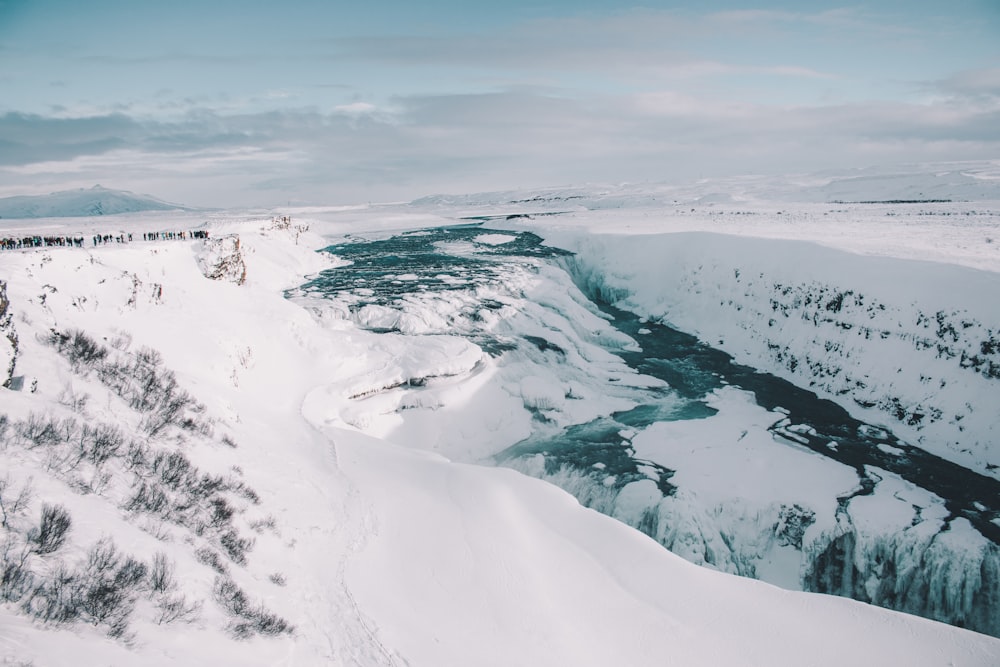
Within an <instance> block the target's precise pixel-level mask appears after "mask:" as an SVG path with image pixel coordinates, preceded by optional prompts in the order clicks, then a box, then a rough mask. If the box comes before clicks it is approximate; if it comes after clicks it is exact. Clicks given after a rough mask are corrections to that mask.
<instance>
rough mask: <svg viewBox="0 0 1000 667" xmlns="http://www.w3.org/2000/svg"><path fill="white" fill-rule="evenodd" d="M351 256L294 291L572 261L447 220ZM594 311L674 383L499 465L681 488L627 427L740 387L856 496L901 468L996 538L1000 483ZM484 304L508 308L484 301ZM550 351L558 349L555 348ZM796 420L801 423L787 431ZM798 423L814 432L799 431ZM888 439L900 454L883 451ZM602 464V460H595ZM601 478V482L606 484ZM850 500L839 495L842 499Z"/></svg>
mask: <svg viewBox="0 0 1000 667" xmlns="http://www.w3.org/2000/svg"><path fill="white" fill-rule="evenodd" d="M484 234H503V235H507V236H511V237H516V238H515V239H514V240H513V241H511V242H508V243H502V244H489V243H478V242H477V240H476V239H477V238H481V237H482V236H483V235H484ZM326 251H328V252H331V253H333V254H335V255H337V256H338V257H340V258H342V259H345V260H349V261H350V262H351V265H350V266H344V267H340V268H335V269H329V270H326V271H324V272H323V273H322V274H321V275H319V276H317V277H316V278H315V279H313V280H312V281H310V282H308V283H307V284H305V285H303V286H302V287H301V288H300V289H299V290H297V294H299V295H302V294H310V295H314V296H320V297H332V296H340V297H345V296H349V297H350V298H349V299H348V302H349V303H350V304H351V306H350V307H351V308H352V309H356V308H361V307H363V306H364V305H366V304H378V305H381V306H387V307H390V308H391V307H393V306H398V305H399V304H400V303H401V302H402V300H404V299H406V297H407V295H412V294H414V293H419V292H435V291H446V290H474V289H475V288H476V287H477V286H480V285H485V284H490V283H497V282H502V281H503V280H504V275H505V272H506V271H507V270H508V268H509V266H510V265H512V264H516V263H525V262H538V261H548V262H553V263H556V264H562V265H564V266H568V265H569V264H570V263H571V261H572V259H571V257H570V254H569V253H567V252H566V251H563V250H560V249H558V248H553V247H549V246H545V245H543V244H542V242H541V239H540V238H539V237H538V236H536V235H534V234H531V233H529V232H519V233H515V232H507V231H502V230H490V229H486V228H484V227H482V226H480V225H476V224H473V225H461V226H456V227H443V228H434V229H428V230H421V231H416V232H410V233H405V234H399V235H396V236H392V237H389V238H382V239H375V240H369V239H363V238H357V239H348V240H347V241H346V242H344V243H340V244H337V245H335V246H331V247H329V248H327V249H326ZM597 306H598V307H599V308H600V309H601V310H602V311H603V312H605V313H606V314H607V315H609V316H610V317H611V318H612V323H613V325H614V326H615V327H616V328H617V329H619V330H620V331H622V332H623V333H625V334H628V335H629V336H631V337H632V338H634V339H635V340H636V341H637V342H638V343H639V345H640V346H641V348H642V351H641V352H630V351H621V350H616V351H615V353H616V354H618V355H619V356H621V357H622V358H623V359H624V360H625V361H626V362H627V363H628V364H629V365H630V366H631V367H633V368H634V369H636V370H638V371H639V372H641V373H644V374H647V375H651V376H653V377H656V378H659V379H661V380H664V381H666V382H667V383H668V385H669V389H668V390H662V391H655V390H651V391H650V392H649V397H650V398H649V400H648V401H647V402H644V403H643V404H642V405H639V406H638V407H636V408H634V409H632V410H629V411H626V412H619V413H614V414H611V415H608V416H606V417H602V418H600V419H597V420H594V421H592V422H590V423H586V424H579V425H575V426H571V427H569V428H566V429H564V430H563V431H562V432H559V433H557V434H555V435H553V434H551V433H550V432H546V433H545V435H541V434H539V435H537V436H533V437H529V438H528V439H527V440H525V441H522V442H519V443H516V444H513V445H512V446H511V447H510V448H509V449H508V450H506V451H504V452H502V453H500V454H498V455H497V456H496V457H495V458H496V462H497V463H500V464H509V463H511V462H512V461H515V460H517V459H520V458H523V457H529V456H537V455H538V454H542V455H543V456H544V457H545V466H546V470H548V471H555V470H558V469H560V468H565V467H569V468H571V469H576V470H578V471H580V472H581V473H582V474H586V475H588V476H592V477H595V478H601V477H603V478H609V477H611V476H614V482H613V485H614V486H616V487H619V488H620V487H622V486H624V485H625V484H628V483H629V482H631V481H634V480H638V479H647V478H648V475H647V474H646V473H645V472H642V471H641V470H640V468H641V467H647V468H648V467H653V468H655V469H656V470H657V472H658V473H659V487H660V490H661V491H662V492H663V493H664V494H665V495H669V494H671V493H673V491H674V487H673V486H672V485H671V484H670V477H671V475H672V471H670V470H667V469H664V468H662V467H661V466H657V465H654V464H651V463H650V462H648V461H640V460H637V459H635V458H634V456H633V454H632V450H631V449H630V448H628V447H623V446H622V444H621V443H622V438H621V435H620V433H621V431H622V430H623V429H627V428H631V429H635V430H641V429H643V428H645V427H646V426H648V425H650V424H652V423H654V422H657V421H668V420H681V419H700V418H704V417H707V416H710V415H712V414H714V413H715V411H714V409H713V408H711V407H709V405H707V403H706V402H705V399H706V397H707V395H708V394H709V393H711V392H712V391H714V390H716V389H718V388H720V387H722V386H725V385H732V386H735V387H738V388H741V389H744V390H747V391H750V392H753V395H754V396H755V397H756V401H757V403H758V404H759V405H760V406H762V407H764V408H766V409H768V410H775V409H780V410H781V411H783V412H785V413H786V414H787V416H788V419H787V420H782V421H780V422H778V423H777V424H775V425H774V426H772V427H771V431H772V432H773V433H774V434H775V437H778V438H784V439H786V440H790V441H793V442H795V443H797V444H798V445H802V446H805V447H808V448H809V449H811V450H813V451H814V452H816V453H818V454H821V455H823V456H826V457H829V458H831V459H834V460H836V461H838V462H840V463H843V464H845V465H848V466H850V467H852V468H854V469H855V470H856V471H857V474H858V477H859V482H860V484H859V488H860V490H859V491H856V492H854V493H853V494H852V496H853V495H858V494H864V493H870V492H871V490H872V489H873V488H874V486H875V484H876V480H874V479H871V478H870V477H869V476H868V474H867V473H866V471H865V466H875V467H878V468H882V469H884V470H888V471H890V472H893V473H896V474H898V475H899V476H901V477H903V478H904V479H906V480H908V481H910V482H912V483H913V484H915V485H917V486H919V487H922V488H924V489H927V490H929V491H931V492H933V493H935V494H937V495H938V496H940V497H941V498H943V499H944V501H945V503H946V506H947V508H948V510H949V511H950V512H951V514H952V516H953V517H957V516H961V517H965V518H966V519H968V520H969V521H970V522H971V523H972V525H974V526H975V527H976V528H977V529H978V530H979V531H980V532H981V533H982V534H983V535H985V536H986V537H987V538H988V539H989V540H990V541H992V542H993V543H1000V526H998V525H997V524H996V523H994V522H993V520H995V519H998V518H1000V481H997V480H995V479H993V478H990V477H986V476H983V475H980V474H977V473H975V472H972V471H970V470H968V469H966V468H963V467H961V466H958V465H956V464H954V463H950V462H948V461H946V460H944V459H941V458H939V457H936V456H933V455H931V454H928V453H927V452H925V451H923V450H921V449H918V448H916V447H911V446H909V445H907V444H906V443H904V442H901V441H900V440H899V439H898V438H896V437H895V436H894V435H893V434H892V433H890V432H888V431H886V430H884V429H881V428H878V427H875V426H872V425H869V424H865V423H863V422H860V421H858V420H857V419H854V418H853V417H851V416H850V415H849V414H848V413H847V411H846V410H844V409H843V408H841V407H840V406H839V405H837V404H836V403H834V402H832V401H828V400H824V399H821V398H819V397H817V396H816V395H815V394H814V393H812V392H810V391H808V390H805V389H802V388H800V387H797V386H795V385H793V384H791V383H789V382H787V381H785V380H782V379H781V378H778V377H775V376H773V375H770V374H767V373H762V372H759V371H757V370H756V369H754V368H751V367H749V366H745V365H741V364H737V363H735V362H734V361H733V360H732V358H731V357H730V356H729V355H728V354H726V353H725V352H722V351H720V350H717V349H714V348H712V347H710V346H708V345H705V344H703V343H701V342H700V341H698V340H697V339H696V338H695V337H693V336H691V335H689V334H686V333H683V332H681V331H677V330H676V329H673V328H671V327H669V326H666V325H663V324H659V323H655V322H642V321H640V320H639V319H638V318H637V317H635V316H634V315H632V314H631V313H627V312H624V311H620V310H616V309H615V308H613V307H612V306H611V305H609V304H604V303H597ZM480 307H486V308H491V307H496V308H499V307H500V304H490V303H488V302H486V303H480ZM468 335H469V337H470V338H471V339H472V340H473V342H475V343H477V344H478V345H480V346H481V347H482V348H483V349H484V350H485V351H486V352H487V353H489V354H492V355H494V356H499V355H502V354H503V353H504V351H506V350H510V349H514V348H515V347H517V346H519V345H534V346H536V347H539V349H544V346H546V345H549V343H547V342H546V341H545V340H544V339H540V338H537V337H532V336H522V337H520V338H518V337H516V336H514V337H513V338H512V337H511V336H510V335H507V336H506V337H498V336H494V335H492V334H490V333H488V332H485V331H474V332H471V333H469V334H468ZM553 356H554V357H555V356H557V355H553ZM790 425H796V428H795V429H794V430H790V429H789V428H788V427H789V426H790ZM802 426H805V427H809V428H802ZM879 445H882V446H883V447H885V446H889V447H891V448H892V449H890V450H889V451H885V450H884V449H880V448H879ZM595 464H597V465H596V467H595ZM597 481H600V480H599V479H598V480H597ZM852 496H845V497H844V498H841V499H840V502H841V503H842V504H843V503H846V502H847V501H848V500H849V499H850V497H852Z"/></svg>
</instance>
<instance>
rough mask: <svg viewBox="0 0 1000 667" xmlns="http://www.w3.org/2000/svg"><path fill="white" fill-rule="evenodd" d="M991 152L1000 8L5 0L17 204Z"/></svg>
mask: <svg viewBox="0 0 1000 667" xmlns="http://www.w3.org/2000/svg"><path fill="white" fill-rule="evenodd" d="M982 158H988V159H992V158H1000V0H950V1H949V2H943V1H941V0H934V1H926V0H881V1H873V2H865V3H861V4H849V3H843V4H842V3H837V2H825V1H822V0H820V1H813V2H801V1H794V2H793V1H782V0H759V1H758V2H735V1H728V2H727V1H722V0H700V1H698V2H690V3H685V2H656V1H655V0H654V1H649V2H646V3H643V4H642V5H636V6H634V7H629V5H628V4H627V3H622V2H606V1H600V0H573V1H569V0H549V1H548V2H527V1H525V0H503V1H502V2H501V1H495V2H489V3H478V2H470V1H469V0H423V1H420V2H414V1H412V0H411V1H407V2H403V1H399V2H385V1H381V0H367V1H365V0H360V1H359V0H352V1H351V2H340V1H321V0H283V1H282V2H274V1H272V2H257V1H255V0H212V1H211V2H205V1H204V0H197V1H194V0H169V1H163V2H152V1H150V2H146V1H143V0H132V1H125V0H88V1H86V2H84V1H81V0H66V1H58V0H0V196H6V195H13V194H39V193H45V192H51V191H54V190H61V189H69V188H77V187H90V186H92V185H94V184H96V183H100V184H102V185H104V186H106V187H113V188H122V189H128V190H133V191H137V192H142V193H149V194H153V195H156V196H159V197H161V198H164V199H168V200H171V201H176V202H180V203H185V204H190V205H208V206H241V205H253V206H256V205H274V206H280V205H285V204H286V203H288V202H292V203H328V204H339V203H345V204H346V203H357V202H364V201H398V200H406V199H411V198H414V197H417V196H420V195H424V194H431V193H441V192H451V193H459V192H470V191H479V190H496V189H507V188H514V187H536V186H549V185H568V184H583V183H620V182H626V181H629V182H636V181H670V180H692V179H696V178H699V177H710V176H724V175H734V174H749V173H755V174H756V173H792V172H802V171H815V170H823V169H828V168H842V167H851V166H859V167H860V166H869V165H888V164H897V163H906V162H926V161H941V160H964V159H982Z"/></svg>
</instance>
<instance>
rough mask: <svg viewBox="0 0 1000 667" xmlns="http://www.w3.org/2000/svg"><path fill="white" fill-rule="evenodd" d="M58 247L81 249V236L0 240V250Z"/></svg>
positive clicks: (28, 237) (26, 237)
mask: <svg viewBox="0 0 1000 667" xmlns="http://www.w3.org/2000/svg"><path fill="white" fill-rule="evenodd" d="M50 246H58V247H63V248H82V247H83V237H82V236H25V237H22V238H15V237H8V238H0V250H17V249H19V248H47V247H50Z"/></svg>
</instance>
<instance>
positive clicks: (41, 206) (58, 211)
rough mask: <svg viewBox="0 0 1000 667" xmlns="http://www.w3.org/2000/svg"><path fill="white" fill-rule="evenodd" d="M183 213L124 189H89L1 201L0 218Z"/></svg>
mask: <svg viewBox="0 0 1000 667" xmlns="http://www.w3.org/2000/svg"><path fill="white" fill-rule="evenodd" d="M170 210H186V209H185V207H183V206H179V205H177V204H170V203H168V202H165V201H161V200H159V199H156V198H155V197H150V196H149V195H137V194H135V193H133V192H128V191H126V190H111V189H108V188H104V187H101V186H100V185H95V186H94V187H92V188H81V189H79V190H64V191H62V192H53V193H51V194H47V195H38V196H33V197H29V196H20V197H5V198H3V199H0V218H77V217H89V216H96V215H118V214H119V213H135V212H137V211H170Z"/></svg>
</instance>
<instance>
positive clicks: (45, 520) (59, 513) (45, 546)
mask: <svg viewBox="0 0 1000 667" xmlns="http://www.w3.org/2000/svg"><path fill="white" fill-rule="evenodd" d="M72 526H73V520H72V518H70V515H69V510H67V509H66V508H65V507H63V506H62V505H49V504H48V503H45V504H43V505H42V520H41V523H40V524H39V525H38V528H32V529H31V530H30V531H28V541H29V542H33V543H34V544H35V546H34V548H33V551H34V552H35V553H36V554H38V555H40V556H44V555H46V554H50V553H53V552H55V551H57V550H58V549H59V547H61V546H62V545H63V544H64V543H65V542H66V537H67V536H68V534H69V530H70V528H72Z"/></svg>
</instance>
